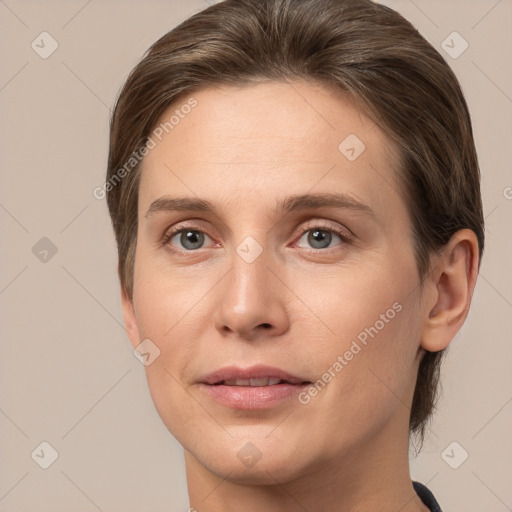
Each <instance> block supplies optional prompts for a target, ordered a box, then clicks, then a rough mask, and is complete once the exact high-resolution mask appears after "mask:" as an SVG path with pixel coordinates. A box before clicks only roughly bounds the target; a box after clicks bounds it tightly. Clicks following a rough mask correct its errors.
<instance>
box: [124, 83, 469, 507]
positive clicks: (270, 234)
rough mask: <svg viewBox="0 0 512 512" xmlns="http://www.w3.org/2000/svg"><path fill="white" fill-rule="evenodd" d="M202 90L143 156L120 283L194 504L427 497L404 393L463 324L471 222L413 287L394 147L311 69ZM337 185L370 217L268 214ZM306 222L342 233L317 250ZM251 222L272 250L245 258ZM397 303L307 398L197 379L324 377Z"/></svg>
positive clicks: (400, 502) (379, 503)
mask: <svg viewBox="0 0 512 512" xmlns="http://www.w3.org/2000/svg"><path fill="white" fill-rule="evenodd" d="M193 96H194V98H195V99H196V100H197V102H198V104H197V106H196V107H195V108H194V109H193V110H192V112H191V113H190V114H188V115H187V116H186V117H185V118H184V119H183V120H180V123H179V124H178V125H177V126H175V127H174V129H173V130H172V131H170V132H169V133H168V134H167V135H166V136H165V137H164V138H163V139H162V141H161V142H159V143H158V145H157V146H156V147H155V148H154V149H152V150H151V151H150V152H149V153H148V155H147V156H146V157H145V159H144V162H143V167H142V177H141V183H140V191H139V210H138V212H139V223H138V234H137V237H138V238H137V247H136V261H135V272H134V294H133V299H131V298H129V297H128V296H126V294H124V293H123V313H124V318H125V324H126V327H127V331H128V333H129V337H130V340H131V343H132V345H133V347H136V346H138V345H139V343H140V342H141V340H144V339H147V338H149V339H150V340H151V341H152V342H153V343H154V344H155V345H156V346H158V348H159V350H160V356H159V357H158V358H157V359H156V360H155V361H154V362H153V363H152V364H151V365H149V366H147V367H146V374H147V381H148V385H149V389H150V392H151V396H152V398H153V401H154V403H155V406H156V409H157V411H158V413H159V414H160V416H161V418H162V420H163V422H164V423H165V425H166V426H167V428H168V429H169V431H170V432H171V433H172V434H173V435H174V436H175V437H176V438H177V440H178V441H179V442H180V443H181V444H182V446H183V447H184V450H185V462H186V471H187V482H188V491H189V496H190V505H191V507H194V508H195V509H196V510H198V511H199V512H221V511H222V512H230V511H239V510H245V511H249V512H252V511H261V510H266V511H269V512H273V511H280V512H282V511H296V510H308V511H314V510H331V511H337V512H347V511H354V510H358V511H362V512H364V511H372V512H374V511H375V510H381V511H390V512H391V511H393V512H396V511H397V510H401V511H402V512H412V511H425V510H427V508H426V507H425V506H424V505H423V504H422V503H421V501H420V500H419V498H418V497H417V496H416V494H415V493H414V490H413V488H412V483H411V478H410V474H409V464H408V421H409V414H410V405H411V403H412V396H413V390H414V384H415V381H416V374H417V369H418V363H419V360H420V357H421V353H422V351H423V349H427V350H432V351H435V350H441V349H443V348H445V347H446V346H448V344H449V343H450V341H451V340H452V339H453V337H454V336H455V334H456V333H457V331H458V330H459V329H460V327H461V326H462V324H463V322H464V320H465V318H466V315H467V311H468V308H469V303H470V300H471V296H472V293H473V289H474V285H475V280H476V274H477V272H476V269H477V267H478V246H477V241H476V236H475V235H474V233H473V232H472V231H469V230H461V231H459V232H457V233H456V234H455V235H454V237H453V238H452V240H451V241H450V243H449V244H448V245H447V246H446V247H445V248H444V250H443V251H442V253H440V254H439V255H438V256H436V258H435V259H434V260H433V271H432V272H431V273H430V274H429V275H428V276H427V278H426V280H425V283H424V286H423V287H421V286H419V280H418V278H419V276H418V271H417V267H416V262H415V258H414V252H413V246H412V236H411V224H410V218H409V214H408V211H407V208H406V206H405V203H404V201H403V199H402V197H401V195H400V193H399V190H400V189H399V186H398V177H397V176H396V173H395V170H394V169H395V168H396V162H397V159H396V154H395V152H394V148H393V146H392V145H391V143H390V142H389V141H388V139H387V138H386V135H385V133H384V132H383V131H382V130H381V129H379V128H378V127H377V126H376V125H375V124H374V123H373V122H371V121H370V120H369V119H368V118H367V117H365V116H364V115H362V114H361V113H360V112H359V111H358V110H357V109H356V108H355V106H354V105H353V104H352V103H351V102H350V101H349V100H348V98H346V97H345V96H343V95H342V94H341V93H335V92H333V91H329V90H327V89H326V88H324V87H322V86H320V85H315V84H312V83H306V82H294V83H284V82H283V83H277V82H266V83H261V84H258V85H251V86H247V87H243V88H234V87H228V86H222V87H211V88H208V89H204V90H201V91H199V92H197V93H195V94H194V95H193ZM185 101H186V99H185V100H184V101H183V103H185ZM176 108H179V105H178V104H175V105H173V106H172V107H171V108H169V109H168V111H166V112H165V113H164V114H163V115H162V118H161V119H162V120H166V119H168V118H169V116H170V115H171V114H172V112H173V111H174V110H175V109H176ZM349 134H356V135H357V137H358V138H359V139H360V140H361V141H363V142H364V144H365V146H366V149H365V151H364V152H363V153H362V154H361V155H360V156H359V157H358V158H357V159H356V160H354V161H349V160H348V159H347V158H346V157H345V156H344V155H343V154H342V153H341V152H340V151H339V149H338V146H339V144H340V142H342V141H343V140H344V139H345V138H346V137H347V135H349ZM333 192H335V193H343V194H346V195H349V196H350V197H351V198H353V199H356V200H357V201H359V202H361V203H364V204H365V205H367V206H368V207H370V208H371V210H372V212H373V214H372V215H369V214H367V213H365V212H363V211H361V210H356V209H350V208H334V207H321V208H308V209H305V210H300V211H293V212H289V213H287V214H285V215H283V213H282V212H281V211H279V210H278V209H276V202H277V201H279V200H282V199H284V198H285V197H286V196H289V195H294V194H305V193H333ZM163 196H170V197H185V196H189V197H192V198H201V199H206V200H208V201H211V202H212V203H213V204H214V205H215V208H216V212H215V214H210V213H203V212H197V211H159V212H155V213H154V214H152V215H148V216H146V213H147V211H148V209H149V207H150V205H151V204H152V202H153V201H155V200H157V199H159V198H162V197H163ZM184 221H185V222H186V224H185V222H184ZM180 226H184V227H185V226H186V227H187V228H189V229H194V230H196V231H199V232H201V233H205V236H204V239H203V240H202V241H201V239H200V242H199V245H200V244H201V243H202V246H201V247H200V248H198V249H190V247H191V245H190V244H187V239H185V240H184V239H183V237H182V238H180V235H177V236H174V237H173V238H172V239H171V240H170V241H168V242H167V243H164V242H163V241H162V240H163V238H164V235H165V234H166V233H167V232H168V231H169V229H170V228H171V227H176V228H178V227H180ZM314 228H321V229H325V230H327V234H329V233H330V234H331V235H332V238H331V239H330V241H329V239H328V240H327V241H325V242H324V245H323V246H322V245H321V244H320V245H313V244H314V242H315V239H312V237H311V233H312V231H315V230H314ZM338 228H339V229H340V230H342V231H343V233H351V237H352V238H351V240H350V241H348V242H347V241H343V240H342V239H341V238H339V237H338V236H337V235H336V234H335V231H332V230H333V229H334V230H336V229H338ZM308 230H309V231H308ZM248 236H251V237H253V238H254V239H255V240H256V241H257V243H258V244H259V245H260V246H261V249H262V253H261V254H260V255H259V256H258V257H257V258H256V259H255V261H253V262H252V263H248V262H247V261H245V260H244V259H243V258H242V257H241V256H240V255H239V254H238V253H237V250H236V249H237V247H238V246H239V245H240V244H241V243H242V241H244V240H245V239H246V237H248ZM184 244H185V245H184ZM396 303H398V304H399V305H400V306H401V310H400V312H398V313H397V314H396V315H395V316H394V318H393V319H392V320H389V321H388V322H387V323H385V326H384V327H383V328H382V329H381V330H379V332H378V334H377V335H376V336H375V337H374V338H369V339H368V343H367V345H366V346H363V348H362V350H361V351H360V352H359V353H358V354H357V355H356V356H354V357H353V359H352V360H350V361H348V362H347V364H346V365H345V366H344V367H343V369H342V371H339V372H335V377H334V378H332V379H331V381H330V382H329V383H328V384H327V385H326V386H325V387H324V388H323V389H322V390H321V391H319V392H318V393H317V395H316V396H314V397H311V400H310V401H309V403H307V404H301V403H300V402H299V401H298V400H296V399H292V400H288V401H286V402H285V403H282V404H280V405H279V406H275V407H272V408H268V409H265V410H256V411H247V410H242V411H241V410H234V409H232V408H229V407H226V406H223V405H220V404H218V403H217V402H216V401H214V400H213V399H211V398H210V397H209V396H207V395H206V394H205V393H203V392H202V390H201V389H200V385H199V383H198V381H199V380H200V378H201V377H203V376H204V375H205V374H207V373H209V372H211V371H213V370H216V369H218V368H221V367H224V366H229V365H237V366H241V367H244V368H245V367H249V366H252V365H253V364H257V363H263V364H267V365H272V366H277V367H280V368H282V369H284V370H286V371H288V372H289V373H292V374H294V375H299V376H301V377H303V378H305V379H307V380H309V381H311V382H315V381H317V379H319V378H321V377H322V375H323V374H325V372H326V371H327V370H328V369H329V368H331V367H332V366H333V363H334V362H335V361H336V360H337V358H338V356H339V355H343V354H345V352H346V351H347V350H349V348H350V346H351V343H352V341H353V340H356V339H357V336H358V334H360V333H361V332H362V331H363V330H364V329H365V328H368V327H370V326H374V325H375V324H376V321H377V320H379V318H381V316H380V315H382V314H385V312H386V311H387V310H389V309H390V308H392V305H393V304H396ZM265 324H267V325H265ZM247 442H251V443H252V444H253V445H254V446H255V447H256V448H257V451H258V452H259V453H260V454H261V458H260V459H259V460H258V461H257V462H256V463H255V464H253V465H252V466H248V465H246V464H243V463H242V462H241V460H240V459H239V458H238V457H237V453H238V451H239V450H240V449H242V448H243V447H244V446H245V445H246V443H247ZM255 453H256V452H255Z"/></svg>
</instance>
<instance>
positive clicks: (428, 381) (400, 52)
mask: <svg viewBox="0 0 512 512" xmlns="http://www.w3.org/2000/svg"><path fill="white" fill-rule="evenodd" d="M288 79H290V80H309V81H314V82H320V83H322V84H324V85H326V86H328V87H334V88H336V89H338V90H342V91H345V92H346V93H349V94H350V95H351V97H353V98H354V99H355V100H356V101H357V103H358V105H359V106H360V108H361V111H363V112H364V113H365V114H366V115H368V116H369V117H370V118H371V119H372V120H373V121H374V122H375V123H377V124H378V125H379V126H380V127H381V128H383V129H384V131H385V133H386V135H387V136H388V137H390V138H391V139H392V140H393V142H394V143H395V145H396V147H397V149H398V153H399V154H398V157H399V161H400V165H399V168H398V169H397V173H398V175H399V178H400V184H401V186H402V189H403V198H404V200H405V201H406V204H407V207H408V211H409V213H410V216H411V224H412V229H413V239H414V250H415V256H416V260H417V266H418V274H419V276H420V283H423V280H424V278H425V276H426V275H427V274H428V272H429V270H430V257H431V255H432V252H433V251H438V250H439V249H440V248H442V247H443V246H444V245H445V244H446V243H447V242H448V241H449V239H450V238H451V236H452V235H453V234H454V233H455V232H456V231H457V230H459V229H462V228H469V229H471V230H473V231H474V232H475V234H476V236H477V239H478V244H479V253H480V257H479V262H480V261H481V256H482V253H483V247H484V220H483V213H482V201H481V196H480V171H479V167H478V160H477V154H476V149H475V144H474V140H473V133H472V126H471V120H470V115H469V112H468V108H467V104H466V101H465V99H464V96H463V94H462V91H461V87H460V85H459V82H458V80H457V78H456V77H455V75H454V73H453V72H452V70H451V69H450V67H449V66H448V64H447V63H446V62H445V61H444V59H443V58H442V57H441V55H440V54H439V53H438V52H437V51H436V50H435V49H434V48H433V47H432V46H431V45H430V44H429V43H428V42H427V41H426V40H425V39H424V38H423V37H422V36H421V35H420V34H419V32H418V31H417V29H415V28H414V27H413V26H412V25H411V24H410V23H409V22H408V21H407V20H405V19H404V18H403V17H402V16H401V15H399V14H398V13H397V12H395V11H393V10H392V9H389V8H387V7H385V6H383V5H378V4H375V3H373V2H371V1H370V0H225V1H224V2H221V3H219V4H216V5H213V6H211V7H209V8H207V9H205V10H204V11H202V12H199V13H198V14H195V15H194V16H192V17H190V18H189V19H187V20H186V21H184V22H183V23H181V24H180V25H179V26H177V27H176V28H174V29H173V30H171V31H170V32H168V33H167V34H165V35H164V36H163V37H161V38H160V39H159V40H158V41H156V42H155V43H154V44H153V45H152V46H151V47H150V48H149V50H148V51H147V53H146V54H145V56H144V58H143V59H142V61H141V62H140V63H139V64H138V65H137V66H136V67H135V68H134V69H133V70H132V72H131V74H130V76H129V77H128V79H127V81H126V83H125V85H124V87H123V88H122V91H121V93H120V95H119V97H118V99H117V102H116V105H115V109H114V111H113V115H112V120H111V126H110V151H109V158H108V170H107V184H108V187H107V188H106V192H107V202H108V207H109V211H110V216H111V218H112V223H113V227H114V231H115V235H116V240H117V245H118V254H119V277H120V281H121V286H122V289H123V291H124V292H125V293H126V294H127V296H128V297H129V298H132V296H133V270H134V258H135V247H136V243H137V222H138V219H137V205H138V185H139V180H140V161H139V160H137V159H135V160H134V164H133V166H132V167H133V168H131V169H129V170H128V171H126V162H127V161H129V160H130V159H131V158H133V155H134V153H135V152H137V151H138V150H139V149H140V148H144V146H145V144H146V142H147V140H148V137H149V136H150V133H151V131H152V129H153V128H154V126H155V124H156V122H157V119H158V118H159V117H160V116H161V115H162V113H163V112H164V111H165V110H166V109H167V108H168V107H169V106H170V105H171V103H173V102H176V101H177V100H178V99H179V98H183V97H185V96H187V95H190V94H191V93H192V92H193V91H196V90H199V89H202V88H207V87H209V86H212V85H221V84H223V85H232V86H245V85H250V84H256V83H258V82H262V81H268V80H274V81H283V80H288ZM122 168H124V169H125V171H126V172H124V173H122V176H121V178H122V179H120V174H119V171H120V170H121V169H122ZM116 178H118V179H117V180H116ZM443 353H444V351H440V352H428V351H427V352H425V354H424V355H423V358H422V360H421V362H420V366H419V371H418V377H417V381H416V388H415V392H414V398H413V403H412V409H411V414H410V422H409V427H410V431H411V433H416V434H419V436H420V438H421V439H423V434H424V429H425V426H426V423H427V421H428V419H429V417H430V415H431V413H432V411H433V409H434V405H435V398H436V390H437V386H438V379H439V368H440V362H441V358H442V355H443Z"/></svg>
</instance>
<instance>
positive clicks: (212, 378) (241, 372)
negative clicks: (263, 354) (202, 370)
mask: <svg viewBox="0 0 512 512" xmlns="http://www.w3.org/2000/svg"><path fill="white" fill-rule="evenodd" d="M265 377H269V378H277V379H281V380H283V381H286V382H289V383H290V384H303V383H305V382H309V381H308V380H307V379H304V378H302V377H299V376H297V375H292V374H291V373H288V372H285V371H284V370H281V369H280V368H276V367H273V366H265V365H262V364H258V365H255V366H251V367H249V368H239V367H237V366H228V367H225V368H220V369H218V370H215V371H214V372H211V373H209V374H208V375H205V376H204V377H203V378H202V379H201V381H200V382H201V383H203V384H218V383H220V382H222V381H225V380H233V379H261V378H265Z"/></svg>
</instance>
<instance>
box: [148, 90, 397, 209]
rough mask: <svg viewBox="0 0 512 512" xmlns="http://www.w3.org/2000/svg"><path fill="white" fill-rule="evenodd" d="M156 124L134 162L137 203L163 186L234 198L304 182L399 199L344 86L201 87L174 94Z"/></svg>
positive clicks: (390, 155) (307, 186) (385, 156)
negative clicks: (138, 170)
mask: <svg viewBox="0 0 512 512" xmlns="http://www.w3.org/2000/svg"><path fill="white" fill-rule="evenodd" d="M190 105H194V106H193V107H192V108H191V107H190ZM155 129H156V130H157V132H155V130H153V135H152V136H151V137H152V139H153V140H154V142H155V146H154V148H153V149H151V150H150V151H149V153H148V154H147V156H146V157H145V158H144V161H143V164H142V177H141V184H140V195H141V207H144V204H145V203H146V207H147V202H148V201H152V200H154V199H155V198H157V197H158V196H159V195H163V194H165V193H167V194H168V193H174V194H175V195H179V194H186V195H191V193H192V195H197V196H200V197H205V196H209V195H210V196H211V195H217V197H218V196H219V195H220V196H221V197H222V196H224V198H227V196H228V195H229V197H230V198H234V196H235V197H237V198H238V200H240V201H243V199H244V194H246V193H250V192H252V193H259V192H261V193H264V194H267V195H268V194H269V193H271V194H273V195H274V196H275V197H277V196H278V195H279V194H283V193H285V192H288V193H292V192H295V193H304V192H307V191H309V190H311V189H318V191H320V189H321V191H329V190H332V189H338V190H340V191H343V192H346V193H350V194H352V195H353V196H354V197H359V198H362V197H361V195H364V196H366V197H365V200H367V201H372V202H373V203H381V202H382V201H383V193H384V195H387V196H388V200H391V201H393V200H395V201H396V200H400V198H399V196H398V193H397V191H398V187H397V183H396V176H395V171H394V168H395V165H394V160H395V157H394V154H395V153H394V151H393V147H392V145H391V143H390V141H389V140H388V138H387V137H386V135H385V134H384V133H383V131H381V130H380V129H379V127H377V126H376V125H375V124H374V123H373V122H372V121H371V120H370V119H369V118H368V117H366V116H365V115H364V114H362V113H361V112H360V110H358V109H357V108H356V107H355V105H354V102H353V101H350V100H349V98H348V97H347V95H345V94H343V93H342V92H336V91H332V90H329V89H327V88H325V87H323V86H321V85H318V84H312V83H307V82H293V83H291V82H264V83H260V84H257V85H250V86H244V87H231V86H216V87H210V88H206V89H203V90H200V91H197V92H195V93H194V94H192V95H190V96H188V97H185V96H182V97H181V99H180V100H179V101H176V102H175V103H174V104H173V105H172V106H171V107H169V108H168V109H167V110H166V111H165V112H164V113H163V114H162V115H161V117H160V119H159V121H158V123H157V126H156V127H155ZM155 133H156V134H157V135H154V134H155ZM292 189H293V190H292ZM233 194H234V196H233ZM383 206H384V205H383Z"/></svg>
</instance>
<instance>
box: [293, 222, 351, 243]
mask: <svg viewBox="0 0 512 512" xmlns="http://www.w3.org/2000/svg"><path fill="white" fill-rule="evenodd" d="M314 228H317V229H321V230H325V231H332V232H334V233H336V234H337V235H338V236H339V237H340V238H341V239H342V240H343V241H345V242H351V241H352V240H353V238H354V234H353V233H352V231H350V229H348V228H346V227H344V226H343V227H342V226H340V225H339V224H334V223H330V222H329V221H326V220H311V221H308V222H307V223H306V225H305V226H301V231H300V237H302V235H304V233H307V232H308V231H311V230H312V229H314Z"/></svg>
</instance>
